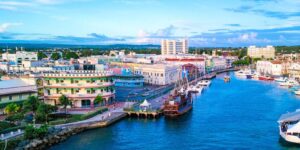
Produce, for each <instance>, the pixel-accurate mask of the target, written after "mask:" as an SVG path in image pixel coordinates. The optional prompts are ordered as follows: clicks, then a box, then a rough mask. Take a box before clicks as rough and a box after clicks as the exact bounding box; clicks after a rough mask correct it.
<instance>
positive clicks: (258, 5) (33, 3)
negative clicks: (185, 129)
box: [0, 0, 300, 47]
mask: <svg viewBox="0 0 300 150" xmlns="http://www.w3.org/2000/svg"><path fill="white" fill-rule="evenodd" d="M177 38H188V39H189V41H190V45H191V46H210V47H211V46H212V47H214V46H249V45H259V46H264V45H300V44H299V43H300V0H0V43H9V42H20V43H21V42H26V43H27V42H29V43H58V44H159V43H160V40H161V39H177Z"/></svg>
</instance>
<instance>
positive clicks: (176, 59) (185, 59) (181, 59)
mask: <svg viewBox="0 0 300 150" xmlns="http://www.w3.org/2000/svg"><path fill="white" fill-rule="evenodd" d="M165 60H166V61H181V62H190V61H204V59H203V58H166V59H165Z"/></svg>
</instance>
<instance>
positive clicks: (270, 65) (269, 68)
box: [256, 61, 284, 76]
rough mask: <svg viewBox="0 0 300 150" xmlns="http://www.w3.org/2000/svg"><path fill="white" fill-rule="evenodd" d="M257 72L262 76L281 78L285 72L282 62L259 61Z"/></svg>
mask: <svg viewBox="0 0 300 150" xmlns="http://www.w3.org/2000/svg"><path fill="white" fill-rule="evenodd" d="M256 70H257V71H258V72H259V73H260V74H268V75H273V76H281V75H282V74H283V72H284V65H283V64H282V62H280V61H257V63H256Z"/></svg>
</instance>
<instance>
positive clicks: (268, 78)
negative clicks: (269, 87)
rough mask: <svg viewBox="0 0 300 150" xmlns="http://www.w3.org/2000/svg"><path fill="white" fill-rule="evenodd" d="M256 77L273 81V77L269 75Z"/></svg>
mask: <svg viewBox="0 0 300 150" xmlns="http://www.w3.org/2000/svg"><path fill="white" fill-rule="evenodd" d="M258 79H259V80H263V81H273V80H274V78H273V77H271V76H259V77H258Z"/></svg>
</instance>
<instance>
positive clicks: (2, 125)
mask: <svg viewBox="0 0 300 150" xmlns="http://www.w3.org/2000/svg"><path fill="white" fill-rule="evenodd" d="M14 126H15V125H14V124H13V123H9V122H5V121H0V131H2V130H5V129H7V128H10V127H14Z"/></svg>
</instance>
